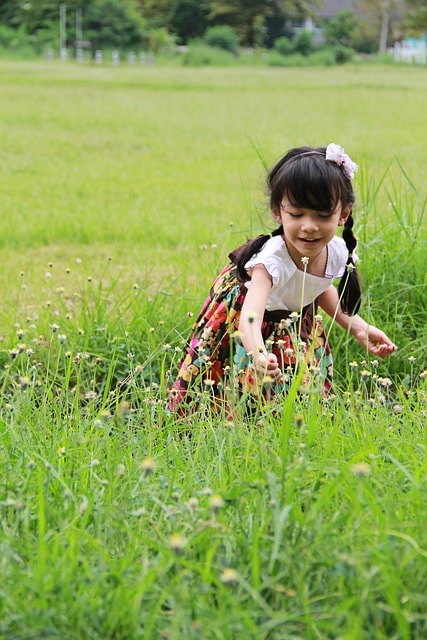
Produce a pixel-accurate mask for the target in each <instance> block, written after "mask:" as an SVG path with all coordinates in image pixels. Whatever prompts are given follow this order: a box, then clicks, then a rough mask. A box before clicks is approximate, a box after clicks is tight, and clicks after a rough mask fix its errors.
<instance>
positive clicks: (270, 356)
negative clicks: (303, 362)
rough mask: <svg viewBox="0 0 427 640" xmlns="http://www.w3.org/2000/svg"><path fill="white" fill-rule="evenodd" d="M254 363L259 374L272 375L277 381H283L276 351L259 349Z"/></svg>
mask: <svg viewBox="0 0 427 640" xmlns="http://www.w3.org/2000/svg"><path fill="white" fill-rule="evenodd" d="M254 365H255V368H256V370H257V372H258V373H259V374H261V375H263V376H270V377H271V378H273V380H274V381H275V382H280V381H281V379H282V371H281V369H280V367H279V362H278V360H277V357H276V356H275V355H274V353H266V352H263V351H258V353H257V354H256V356H255V357H254Z"/></svg>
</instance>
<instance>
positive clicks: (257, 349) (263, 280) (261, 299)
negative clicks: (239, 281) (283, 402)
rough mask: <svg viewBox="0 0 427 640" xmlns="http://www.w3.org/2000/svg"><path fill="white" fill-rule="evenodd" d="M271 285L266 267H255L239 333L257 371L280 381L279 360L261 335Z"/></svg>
mask: <svg viewBox="0 0 427 640" xmlns="http://www.w3.org/2000/svg"><path fill="white" fill-rule="evenodd" d="M271 284H272V283H271V276H270V274H269V273H268V271H267V269H266V268H265V267H264V265H262V264H257V265H255V266H254V267H253V268H252V270H251V284H250V286H249V288H248V291H247V294H246V297H245V300H244V302H243V306H242V310H241V314H240V322H239V331H240V332H241V334H242V343H243V346H244V347H245V349H246V351H248V352H251V353H252V354H253V359H254V365H255V367H256V369H257V371H258V372H259V373H262V374H264V375H270V376H272V377H273V378H276V379H280V378H281V375H282V372H281V370H280V368H279V363H278V361H277V358H276V356H275V355H273V354H272V353H270V354H269V353H268V352H267V349H266V346H265V343H264V339H263V337H262V333H261V325H262V321H263V317H264V312H265V308H266V304H267V298H268V294H269V292H270V289H271Z"/></svg>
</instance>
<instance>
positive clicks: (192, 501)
mask: <svg viewBox="0 0 427 640" xmlns="http://www.w3.org/2000/svg"><path fill="white" fill-rule="evenodd" d="M198 506H199V501H198V500H197V498H189V499H188V500H187V507H188V509H189V510H190V511H191V512H193V511H195V510H196V509H197V507H198Z"/></svg>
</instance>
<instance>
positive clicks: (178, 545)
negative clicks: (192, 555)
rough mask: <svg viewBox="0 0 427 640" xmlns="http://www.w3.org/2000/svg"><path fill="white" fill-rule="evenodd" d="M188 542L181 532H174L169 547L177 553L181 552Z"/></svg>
mask: <svg viewBox="0 0 427 640" xmlns="http://www.w3.org/2000/svg"><path fill="white" fill-rule="evenodd" d="M186 544H187V541H186V540H185V538H184V537H183V536H182V535H181V534H180V533H173V534H172V535H171V536H170V537H169V547H170V549H171V550H172V551H173V552H174V553H176V554H178V553H181V551H182V550H183V549H184V547H185V545H186Z"/></svg>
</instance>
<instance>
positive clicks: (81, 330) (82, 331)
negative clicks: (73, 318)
mask: <svg viewBox="0 0 427 640" xmlns="http://www.w3.org/2000/svg"><path fill="white" fill-rule="evenodd" d="M84 332H85V330H84V329H82V328H81V327H79V329H77V333H78V334H79V336H83V335H84Z"/></svg>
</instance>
